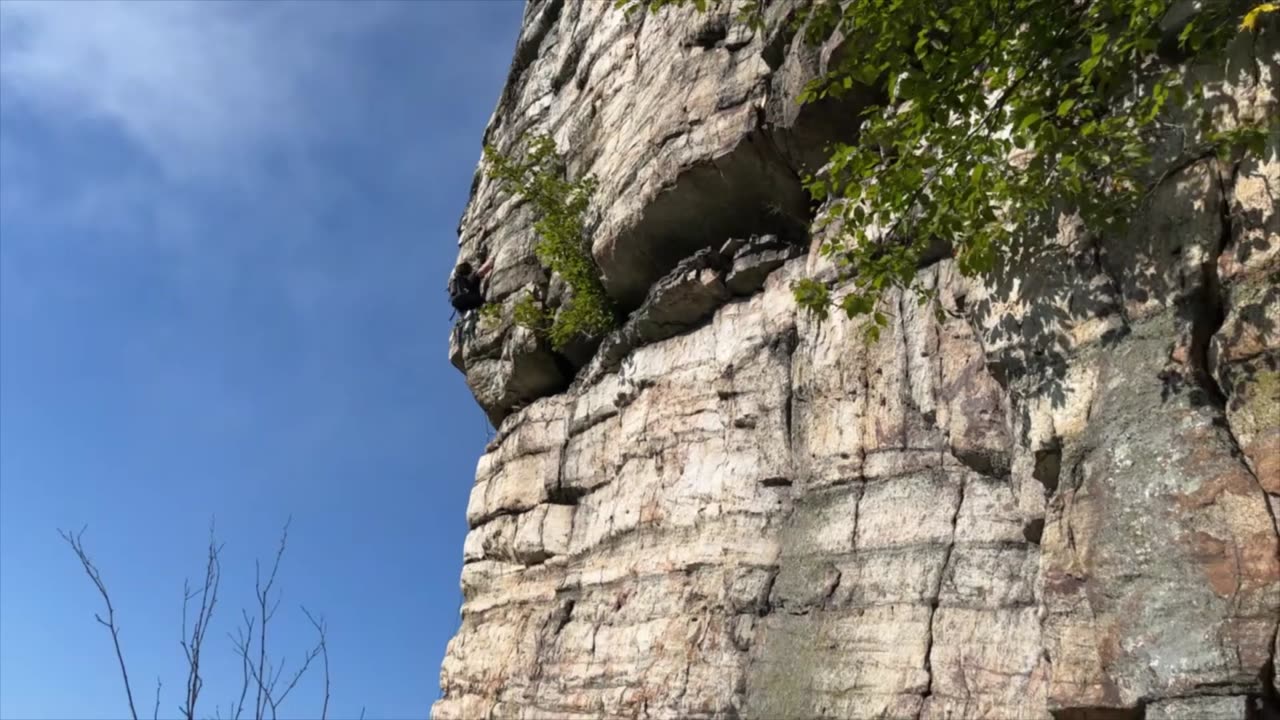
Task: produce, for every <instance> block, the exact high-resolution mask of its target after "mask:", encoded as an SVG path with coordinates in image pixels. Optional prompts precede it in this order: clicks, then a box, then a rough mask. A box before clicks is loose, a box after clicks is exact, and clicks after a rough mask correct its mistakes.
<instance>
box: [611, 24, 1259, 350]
mask: <svg viewBox="0 0 1280 720" xmlns="http://www.w3.org/2000/svg"><path fill="white" fill-rule="evenodd" d="M1177 4H1178V2H1177V0H1079V1H1075V2H1067V1H1065V0H942V1H939V0H847V1H842V2H835V1H834V0H831V1H828V0H809V1H808V2H801V3H798V10H797V12H796V13H795V14H794V15H793V16H792V18H791V23H792V24H791V25H790V30H791V31H792V32H795V33H800V34H802V35H803V36H804V38H805V40H806V41H808V42H809V43H811V44H819V43H822V42H824V41H826V40H827V39H828V38H831V37H832V36H833V35H835V34H836V33H839V34H840V35H841V36H842V37H843V43H842V46H841V51H840V52H839V53H837V54H836V55H835V59H834V60H833V62H832V64H831V66H830V67H829V69H828V70H827V72H826V74H825V75H823V76H821V77H818V78H817V79H815V80H814V81H813V82H812V83H810V84H809V86H808V87H806V88H805V90H804V91H803V92H802V93H801V95H800V97H799V101H800V102H801V103H809V102H815V101H818V100H821V99H824V98H827V97H840V96H843V95H845V94H847V93H850V92H856V93H858V96H859V98H860V101H861V102H862V104H864V105H865V109H864V110H863V111H862V114H861V118H859V119H858V120H857V122H859V123H860V132H859V136H858V140H857V142H855V143H853V144H837V145H835V146H834V147H833V148H832V150H831V155H830V157H829V160H828V162H827V164H826V166H825V167H824V168H822V170H821V171H819V172H817V173H816V174H814V175H812V176H810V177H808V178H806V181H805V182H806V186H807V188H808V190H809V192H810V194H811V195H812V196H813V198H814V199H815V200H817V201H829V202H828V203H827V205H826V210H825V212H824V213H823V215H822V216H821V219H820V220H819V223H818V224H819V227H817V228H815V230H822V229H823V227H826V229H827V230H828V232H827V234H826V238H827V239H826V242H825V243H824V244H823V245H822V247H821V249H820V252H821V253H822V254H823V255H824V256H826V257H829V258H831V259H832V260H833V261H834V262H835V263H836V264H837V266H838V267H839V268H840V276H839V278H838V282H841V283H843V282H846V281H847V282H849V283H850V289H848V290H846V291H845V292H844V293H843V294H841V295H840V296H839V297H837V296H836V294H835V293H833V292H831V287H829V286H826V285H824V284H823V283H820V282H818V281H815V280H802V281H800V282H798V283H797V284H796V286H795V292H796V298H797V301H798V302H799V303H800V304H801V305H802V306H803V307H805V308H807V309H809V310H811V311H813V312H815V313H817V314H818V315H819V316H821V317H825V316H826V313H827V311H828V309H829V308H830V307H839V308H840V309H842V310H843V311H844V312H845V313H846V314H847V315H849V316H850V317H852V316H856V315H869V316H871V317H872V318H873V319H874V322H872V323H868V325H867V327H868V332H869V334H871V335H878V334H879V330H878V328H879V327H882V326H883V325H884V324H886V323H887V320H885V319H884V316H883V315H882V314H880V313H879V312H878V310H877V308H878V307H879V300H880V298H881V295H882V293H883V292H884V291H885V290H886V289H888V288H890V287H895V286H896V287H902V288H914V289H915V290H916V291H917V292H918V293H919V294H920V298H921V302H922V303H924V302H926V301H927V299H928V293H927V292H926V291H925V290H924V288H922V287H920V286H919V285H918V283H919V279H918V276H917V272H916V271H917V269H918V267H919V266H920V264H921V263H922V261H923V259H924V258H925V256H926V254H927V253H930V252H934V251H935V250H934V249H935V248H949V249H950V252H951V254H952V255H953V256H954V257H955V259H956V264H957V267H958V268H959V270H960V271H961V272H962V273H964V274H966V275H973V274H983V273H989V272H991V271H992V270H993V269H995V268H997V267H1000V266H1001V265H1003V264H1005V263H1008V262H1009V261H1010V259H1011V257H1016V256H1021V257H1023V258H1024V259H1025V258H1026V257H1027V251H1028V250H1029V249H1031V246H1032V245H1034V242H1035V241H1036V240H1037V239H1038V238H1042V237H1045V236H1047V235H1050V234H1051V232H1049V231H1047V230H1046V229H1045V228H1043V227H1039V228H1037V225H1041V224H1042V223H1043V222H1044V221H1045V219H1046V218H1049V217H1051V216H1052V215H1053V214H1055V213H1069V214H1070V213H1078V214H1079V215H1080V217H1081V219H1083V221H1084V222H1085V225H1086V227H1087V228H1088V229H1089V230H1090V231H1092V232H1115V231H1117V230H1119V229H1120V226H1121V224H1122V223H1123V221H1124V220H1125V219H1127V218H1128V217H1130V216H1132V215H1133V214H1134V210H1135V209H1136V207H1137V206H1138V205H1139V203H1141V202H1142V200H1143V199H1144V198H1145V197H1146V196H1147V195H1148V194H1149V192H1150V190H1151V189H1152V187H1153V186H1154V184H1156V183H1158V182H1159V181H1161V180H1163V179H1164V178H1165V177H1167V176H1168V175H1169V174H1170V172H1172V171H1166V172H1165V173H1163V174H1162V175H1161V176H1160V177H1152V176H1151V175H1152V174H1153V173H1152V169H1151V159H1152V158H1151V148H1152V147H1153V146H1155V145H1156V144H1157V143H1160V142H1169V141H1170V139H1171V138H1172V142H1173V143H1174V144H1175V145H1178V144H1180V148H1179V149H1178V150H1177V151H1176V153H1177V155H1178V157H1177V158H1176V159H1175V160H1174V161H1173V168H1174V169H1176V168H1179V167H1185V166H1187V165H1189V164H1191V163H1192V162H1195V161H1196V160H1199V159H1201V158H1204V157H1208V156H1210V155H1212V154H1213V153H1214V152H1218V151H1220V150H1224V149H1225V150H1228V151H1232V152H1234V151H1237V150H1238V149H1239V148H1240V147H1244V146H1254V147H1255V148H1256V146H1257V145H1258V144H1260V143H1261V141H1262V139H1263V138H1264V136H1265V134H1266V133H1267V132H1268V131H1271V132H1274V131H1275V125H1274V124H1273V125H1271V127H1270V128H1267V127H1261V126H1258V127H1245V128H1241V129H1239V130H1236V131H1232V132H1228V133H1218V134H1214V133H1212V132H1210V131H1209V128H1208V124H1207V122H1204V121H1205V120H1207V112H1206V111H1205V109H1204V105H1203V102H1204V96H1203V91H1202V88H1201V87H1199V86H1198V85H1196V84H1194V83H1192V82H1189V81H1187V80H1186V78H1185V77H1184V75H1183V74H1182V73H1180V72H1179V68H1178V65H1179V64H1180V63H1184V62H1185V61H1187V60H1189V59H1191V58H1193V57H1200V58H1203V57H1209V56H1212V55H1213V54H1218V53H1221V52H1222V50H1223V48H1224V46H1225V44H1226V42H1227V41H1228V40H1229V39H1230V38H1231V37H1232V36H1233V35H1234V33H1236V32H1254V31H1257V30H1258V29H1259V28H1260V27H1261V26H1262V24H1264V23H1268V22H1270V23H1274V22H1275V18H1276V17H1277V16H1278V14H1277V8H1280V5H1278V4H1277V3H1261V4H1259V3H1248V2H1243V3H1242V2H1238V1H1237V2H1232V1H1231V0H1216V1H1215V0H1210V1H1209V2H1204V3H1199V4H1198V6H1197V7H1198V9H1197V11H1196V12H1195V13H1194V14H1191V15H1190V16H1187V17H1183V18H1182V19H1180V20H1179V19H1178V18H1177V17H1176V15H1177V13H1176V12H1174V6H1175V5H1177ZM617 5H618V6H619V7H625V8H626V9H627V10H628V12H630V11H634V10H638V9H645V10H647V11H650V12H656V11H658V10H660V9H661V8H664V7H667V6H688V5H693V6H696V7H697V8H698V9H699V10H703V11H705V10H707V8H708V3H707V2H706V0H617ZM739 7H740V10H741V12H740V14H739V18H740V20H745V21H747V22H748V23H749V24H750V25H752V26H753V27H754V28H756V29H757V30H758V31H764V29H765V25H766V23H765V18H766V13H767V12H768V10H769V7H770V6H769V4H768V2H767V0H755V1H754V2H746V3H742V4H740V6H739ZM1175 108H1176V109H1177V110H1178V111H1180V112H1184V113H1187V114H1186V115H1184V116H1185V117H1190V118H1197V117H1198V118H1200V119H1201V123H1200V124H1201V127H1200V128H1199V129H1198V130H1197V129H1195V127H1194V126H1195V124H1196V123H1195V122H1191V123H1185V122H1184V123H1178V124H1176V125H1175V124H1174V123H1173V122H1172V121H1171V119H1170V118H1171V117H1172V116H1173V113H1172V112H1170V111H1171V110H1174V109H1175ZM853 121H854V120H853V119H851V122H853ZM1270 122H1272V123H1274V122H1275V120H1274V119H1273V120H1271V121H1270ZM1188 126H1190V127H1191V131H1190V132H1187V131H1186V130H1185V128H1187V127H1188ZM832 223H834V224H832ZM828 224H830V225H829V226H828Z"/></svg>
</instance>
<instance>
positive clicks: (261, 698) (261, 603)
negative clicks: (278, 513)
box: [250, 517, 293, 720]
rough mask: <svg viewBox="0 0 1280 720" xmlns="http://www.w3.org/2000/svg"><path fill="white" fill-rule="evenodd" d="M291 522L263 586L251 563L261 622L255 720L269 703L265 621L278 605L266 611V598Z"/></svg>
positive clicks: (287, 523)
mask: <svg viewBox="0 0 1280 720" xmlns="http://www.w3.org/2000/svg"><path fill="white" fill-rule="evenodd" d="M292 522H293V518H292V517H290V518H289V519H288V520H286V521H285V523H284V531H283V532H282V533H280V547H279V549H277V550H276V560H275V563H274V564H273V565H272V566H271V575H270V576H269V577H268V578H267V584H266V586H265V587H263V585H262V572H261V566H259V564H258V562H257V561H254V564H253V568H254V572H253V591H254V594H255V595H257V598H258V609H259V612H260V615H259V619H260V621H261V624H259V626H258V633H259V635H258V672H257V675H258V696H257V700H256V701H255V703H254V718H255V720H263V717H264V716H265V715H266V710H267V705H268V704H269V690H270V687H269V686H268V685H267V683H266V681H265V680H264V679H263V673H264V670H263V669H264V668H265V667H266V664H267V622H268V621H269V620H271V617H272V616H273V615H275V614H276V608H278V607H280V603H279V601H278V600H277V601H276V604H275V606H273V607H272V608H271V611H270V612H268V611H267V598H268V596H269V595H270V594H271V586H272V585H274V584H275V582H276V572H277V571H279V570H280V557H281V556H282V555H284V549H285V545H286V544H287V543H288V541H289V524H290V523H292ZM251 664H252V663H251ZM250 669H252V668H250ZM266 675H267V676H268V677H270V671H267V672H266Z"/></svg>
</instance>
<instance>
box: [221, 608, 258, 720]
mask: <svg viewBox="0 0 1280 720" xmlns="http://www.w3.org/2000/svg"><path fill="white" fill-rule="evenodd" d="M240 616H241V617H243V618H244V624H245V627H244V629H241V628H236V633H237V634H238V635H239V639H238V640H237V638H234V637H231V633H227V637H229V638H231V643H232V645H233V646H234V647H235V649H236V654H238V655H239V656H240V671H241V674H242V676H243V684H241V686H240V700H239V701H238V702H234V703H232V705H231V706H232V707H234V708H235V709H236V711H235V714H233V715H232V716H231V718H232V720H240V715H241V714H242V713H243V712H244V698H245V696H246V695H248V694H249V678H250V676H251V675H252V673H251V672H250V665H251V664H252V661H251V660H250V659H249V643H251V642H253V618H251V617H249V613H248V612H246V611H245V610H243V609H242V610H240ZM228 712H230V710H228Z"/></svg>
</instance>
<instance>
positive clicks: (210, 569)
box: [181, 521, 222, 720]
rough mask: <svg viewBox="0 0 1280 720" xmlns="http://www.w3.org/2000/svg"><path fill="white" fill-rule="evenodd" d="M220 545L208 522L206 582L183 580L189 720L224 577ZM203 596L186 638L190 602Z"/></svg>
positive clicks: (201, 682) (186, 712) (184, 711)
mask: <svg viewBox="0 0 1280 720" xmlns="http://www.w3.org/2000/svg"><path fill="white" fill-rule="evenodd" d="M221 551H222V545H219V544H218V542H217V539H216V537H215V535H214V525H213V522H212V521H210V523H209V553H208V561H207V562H206V564H205V572H204V585H203V586H202V587H201V588H200V589H199V590H197V591H195V592H192V591H191V590H190V585H189V584H188V583H187V582H186V581H184V582H183V584H182V639H181V644H182V650H183V652H184V653H185V654H186V656H187V699H186V705H185V706H184V707H183V708H182V714H183V715H185V716H186V717H187V720H195V714H196V702H197V700H199V698H200V690H201V689H202V688H203V687H204V678H202V677H201V676H200V650H201V648H203V647H204V637H205V634H206V633H207V632H208V630H209V622H210V620H211V619H212V618H213V608H214V606H215V605H217V604H218V585H219V583H220V581H221V579H222V562H221V560H220V559H219V553H221ZM197 595H199V596H200V612H199V613H198V614H197V615H196V620H195V625H193V626H192V628H191V640H190V643H189V644H188V641H187V637H186V635H187V603H188V602H189V601H191V600H192V599H194V598H195V597H196V596H197Z"/></svg>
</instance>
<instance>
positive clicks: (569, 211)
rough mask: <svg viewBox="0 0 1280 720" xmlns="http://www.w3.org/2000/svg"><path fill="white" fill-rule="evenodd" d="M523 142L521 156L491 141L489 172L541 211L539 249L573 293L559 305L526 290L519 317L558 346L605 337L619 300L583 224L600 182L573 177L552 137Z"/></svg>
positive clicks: (541, 258)
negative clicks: (594, 255)
mask: <svg viewBox="0 0 1280 720" xmlns="http://www.w3.org/2000/svg"><path fill="white" fill-rule="evenodd" d="M523 145H524V147H523V152H522V153H521V154H520V155H519V156H517V155H515V154H513V155H504V154H502V153H500V152H498V151H497V150H496V149H495V148H493V147H491V146H486V147H485V149H484V157H485V161H486V163H487V168H488V172H489V174H490V176H491V177H493V178H495V179H496V180H498V181H499V182H500V183H502V185H503V186H504V188H505V189H506V190H508V191H509V192H512V193H515V194H516V195H518V196H519V197H521V198H523V199H524V200H526V201H528V202H529V203H531V204H532V205H533V208H534V212H535V214H536V216H537V220H536V221H535V222H534V226H533V227H534V231H535V232H537V234H538V243H537V245H535V246H534V253H535V254H536V255H537V257H538V261H539V262H541V263H542V265H543V266H544V267H546V268H547V269H548V270H550V271H551V272H552V273H555V274H556V275H559V276H560V278H561V279H563V280H564V282H565V284H566V285H567V286H568V288H569V293H568V297H567V298H566V299H565V301H564V302H563V303H562V304H561V305H560V307H559V308H556V309H551V308H547V307H546V306H545V305H544V304H543V303H541V302H540V301H539V300H537V299H536V298H534V297H533V296H532V295H526V296H525V297H524V298H522V299H521V300H520V302H519V303H518V304H517V306H516V309H515V310H516V312H515V320H516V322H517V323H518V324H520V325H523V326H525V327H528V328H530V329H532V330H534V331H536V332H539V333H540V334H545V335H546V336H547V337H548V338H549V339H550V340H551V344H552V346H553V347H555V348H556V349H562V348H564V347H565V346H566V345H567V344H569V343H570V342H572V341H573V340H574V339H576V338H580V337H599V336H600V335H603V334H604V333H605V332H607V331H608V330H610V329H611V328H612V327H613V326H614V324H615V317H616V316H615V313H614V308H613V304H612V303H611V302H610V300H609V296H608V294H606V293H605V289H604V285H603V283H602V282H601V280H600V270H599V268H598V267H596V263H595V260H594V259H593V258H592V257H591V247H590V244H589V243H588V242H587V239H586V233H585V229H584V227H583V216H584V214H585V213H586V211H587V207H588V206H589V205H590V203H591V195H592V193H593V192H595V187H596V183H595V179H594V178H591V177H584V178H579V179H578V180H573V181H570V180H569V179H568V178H567V177H566V173H565V168H564V162H563V161H562V159H561V158H560V155H559V154H558V153H557V152H556V144H555V141H554V140H552V139H551V138H550V137H549V136H546V135H540V136H536V137H533V138H530V139H529V140H528V141H527V142H525V143H524V144H523Z"/></svg>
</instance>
